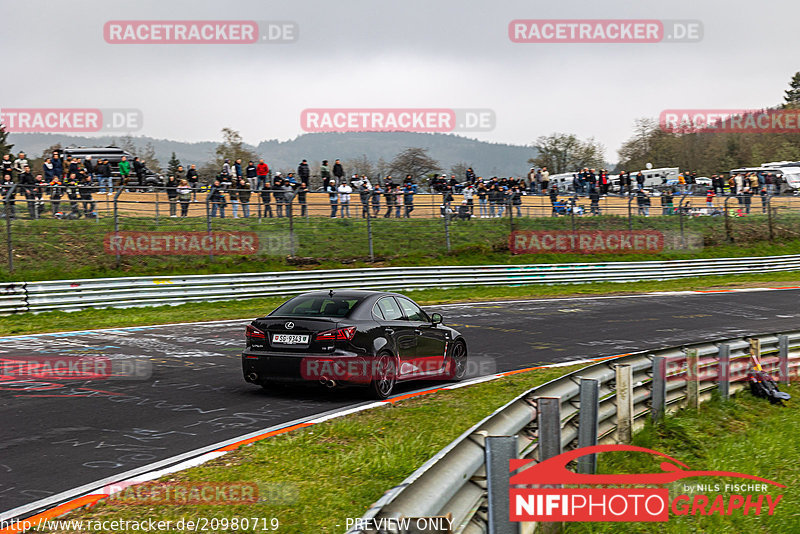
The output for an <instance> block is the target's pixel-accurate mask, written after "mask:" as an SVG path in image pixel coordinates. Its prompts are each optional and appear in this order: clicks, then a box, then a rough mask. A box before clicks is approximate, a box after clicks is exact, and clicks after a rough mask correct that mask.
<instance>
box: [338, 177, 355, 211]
mask: <svg viewBox="0 0 800 534" xmlns="http://www.w3.org/2000/svg"><path fill="white" fill-rule="evenodd" d="M338 191H339V206H340V209H339V211H340V213H341V215H342V217H350V193H352V192H353V188H352V187H350V185H349V184H348V183H346V182H342V184H341V185H340V186H339V189H338Z"/></svg>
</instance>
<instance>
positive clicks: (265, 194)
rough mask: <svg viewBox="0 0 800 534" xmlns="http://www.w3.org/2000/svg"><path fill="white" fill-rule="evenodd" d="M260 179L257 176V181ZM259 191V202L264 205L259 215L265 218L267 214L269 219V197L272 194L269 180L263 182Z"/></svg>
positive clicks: (270, 211)
mask: <svg viewBox="0 0 800 534" xmlns="http://www.w3.org/2000/svg"><path fill="white" fill-rule="evenodd" d="M262 161H263V160H262ZM260 180H261V178H259V183H261V182H260ZM260 191H261V203H262V204H263V206H264V210H263V213H262V215H261V217H264V218H265V219H266V218H267V216H269V218H270V219H271V218H272V204H271V198H270V197H271V196H272V186H271V185H270V184H269V182H264V185H263V187H262V188H261V189H260Z"/></svg>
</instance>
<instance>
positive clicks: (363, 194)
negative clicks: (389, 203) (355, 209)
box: [358, 181, 372, 219]
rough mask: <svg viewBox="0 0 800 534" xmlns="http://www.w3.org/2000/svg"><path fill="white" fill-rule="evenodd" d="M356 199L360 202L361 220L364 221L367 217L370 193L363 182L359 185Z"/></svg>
mask: <svg viewBox="0 0 800 534" xmlns="http://www.w3.org/2000/svg"><path fill="white" fill-rule="evenodd" d="M358 197H359V200H360V201H361V218H362V219H366V218H368V217H369V201H370V197H372V192H371V191H370V189H369V186H368V185H367V183H365V182H363V181H362V182H361V185H360V186H358Z"/></svg>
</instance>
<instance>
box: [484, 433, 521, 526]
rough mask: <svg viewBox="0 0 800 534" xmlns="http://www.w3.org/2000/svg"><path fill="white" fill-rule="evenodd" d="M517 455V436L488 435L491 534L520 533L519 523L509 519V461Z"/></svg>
mask: <svg viewBox="0 0 800 534" xmlns="http://www.w3.org/2000/svg"><path fill="white" fill-rule="evenodd" d="M516 457H517V438H516V437H515V436H487V437H486V486H487V490H488V499H489V521H488V523H489V534H519V526H520V524H519V523H516V522H511V521H509V519H508V511H509V509H510V508H509V506H510V503H511V499H510V496H509V493H508V488H509V481H510V479H511V470H510V468H509V461H510V460H511V459H512V458H516Z"/></svg>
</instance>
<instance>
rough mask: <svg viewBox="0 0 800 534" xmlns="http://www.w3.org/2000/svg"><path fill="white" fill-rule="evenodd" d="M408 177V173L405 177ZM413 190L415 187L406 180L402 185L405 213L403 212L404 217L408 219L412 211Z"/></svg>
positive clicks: (409, 176)
mask: <svg viewBox="0 0 800 534" xmlns="http://www.w3.org/2000/svg"><path fill="white" fill-rule="evenodd" d="M408 178H411V175H410V174H409V175H408V177H407V179H408ZM415 192H416V191H415V187H414V184H412V183H408V182H407V183H406V185H405V186H404V187H403V206H404V207H405V208H406V213H405V218H406V219H410V218H411V212H412V211H414V193H415Z"/></svg>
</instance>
